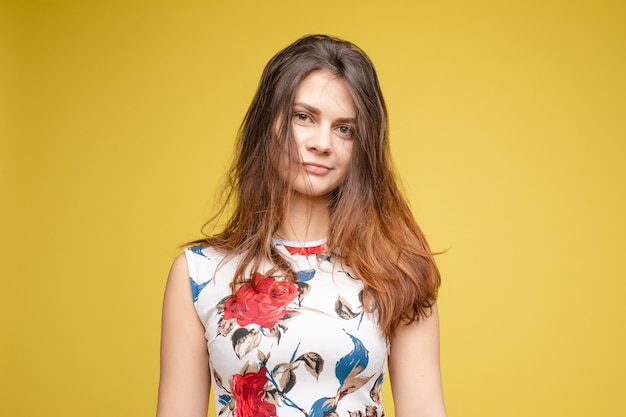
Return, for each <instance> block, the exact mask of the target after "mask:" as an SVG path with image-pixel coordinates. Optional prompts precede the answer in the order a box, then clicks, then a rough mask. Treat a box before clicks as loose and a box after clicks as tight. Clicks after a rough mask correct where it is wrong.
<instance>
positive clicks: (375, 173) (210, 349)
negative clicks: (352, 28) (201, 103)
mask: <svg viewBox="0 0 626 417" xmlns="http://www.w3.org/2000/svg"><path fill="white" fill-rule="evenodd" d="M229 180H230V182H229V188H228V190H227V193H226V199H225V205H224V208H223V210H222V213H224V211H225V210H228V213H232V214H231V215H230V217H229V219H228V221H227V222H226V225H225V227H224V228H223V230H222V231H221V232H220V233H219V234H216V235H212V236H208V237H206V238H205V239H202V240H200V241H197V242H194V243H193V246H191V247H189V248H187V250H186V251H185V253H184V254H183V255H181V256H180V257H178V258H177V259H176V260H175V261H174V264H173V266H172V269H171V271H170V276H169V279H168V283H167V287H166V291H165V300H164V308H163V329H162V345H161V381H160V386H159V401H158V411H157V415H158V416H159V417H169V416H185V417H194V416H198V417H200V416H203V417H204V416H206V413H207V406H208V395H209V394H208V393H209V388H210V387H211V386H212V387H213V390H214V397H215V406H216V409H217V413H218V415H222V416H235V417H248V416H250V417H252V416H254V417H271V416H280V417H283V416H308V417H322V416H345V417H358V416H378V417H380V416H383V415H384V410H383V406H382V402H381V395H380V391H381V384H382V381H383V378H384V376H385V373H386V370H387V367H388V368H389V374H390V378H391V385H392V391H393V401H394V408H395V411H396V416H397V417H416V416H431V417H435V416H436V417H440V416H445V415H446V412H445V408H444V402H443V394H442V388H441V377H440V368H439V323H438V315H437V306H436V304H435V300H436V295H437V288H438V286H439V283H440V278H439V272H438V270H437V267H436V265H435V263H434V261H433V254H432V253H431V251H430V249H429V247H428V244H427V243H426V240H425V239H424V236H423V235H422V232H421V231H420V229H419V227H418V225H417V223H416V222H415V220H414V219H413V216H412V215H411V212H410V210H409V208H408V205H407V203H406V200H405V199H404V197H403V196H402V194H401V192H400V191H399V190H398V186H397V185H396V182H395V180H394V175H393V172H392V167H391V162H390V159H389V149H388V141H387V113H386V109H385V104H384V101H383V96H382V93H381V91H380V87H379V83H378V78H377V76H376V73H375V71H374V67H373V65H372V63H371V61H370V60H369V58H368V57H367V56H366V55H365V53H364V52H363V51H361V50H360V49H358V48H357V47H356V46H355V45H353V44H351V43H349V42H346V41H343V40H340V39H336V38H331V37H328V36H323V35H313V36H307V37H304V38H302V39H299V40H297V41H296V42H294V43H293V44H291V45H289V46H288V47H287V48H285V49H284V50H282V51H280V52H279V53H278V54H277V55H275V56H274V57H273V58H272V59H271V60H270V62H269V63H268V64H267V66H266V68H265V70H264V72H263V75H262V77H261V83H260V86H259V89H258V91H257V93H256V95H255V97H254V100H253V102H252V105H251V106H250V109H249V110H248V113H247V114H246V117H245V119H244V121H243V124H242V126H241V129H240V132H239V136H238V150H237V156H236V158H235V161H234V163H233V165H232V168H231V169H230V171H229ZM217 220H219V217H218V219H217ZM217 220H216V221H217Z"/></svg>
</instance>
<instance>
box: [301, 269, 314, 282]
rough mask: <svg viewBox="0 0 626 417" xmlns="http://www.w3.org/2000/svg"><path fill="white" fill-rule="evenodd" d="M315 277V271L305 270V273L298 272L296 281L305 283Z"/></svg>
mask: <svg viewBox="0 0 626 417" xmlns="http://www.w3.org/2000/svg"><path fill="white" fill-rule="evenodd" d="M314 276H315V269H307V270H306V271H298V281H300V282H307V281H310V280H311V278H313V277H314Z"/></svg>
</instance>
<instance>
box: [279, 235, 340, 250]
mask: <svg viewBox="0 0 626 417" xmlns="http://www.w3.org/2000/svg"><path fill="white" fill-rule="evenodd" d="M327 241H328V237H323V238H321V239H317V240H306V241H304V242H301V241H299V240H287V239H283V238H280V237H273V238H272V243H274V244H275V245H281V246H289V247H293V248H311V247H315V246H320V245H323V244H325V243H326V242H327Z"/></svg>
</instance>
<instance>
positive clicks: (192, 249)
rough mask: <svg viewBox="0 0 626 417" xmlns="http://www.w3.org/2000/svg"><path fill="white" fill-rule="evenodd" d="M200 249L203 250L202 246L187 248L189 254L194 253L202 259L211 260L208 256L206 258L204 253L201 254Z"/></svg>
mask: <svg viewBox="0 0 626 417" xmlns="http://www.w3.org/2000/svg"><path fill="white" fill-rule="evenodd" d="M202 249H204V246H192V247H190V248H189V250H190V251H191V252H193V253H195V254H196V255H200V256H202V257H204V258H207V259H211V258H209V257H208V256H206V255H205V254H204V252H202Z"/></svg>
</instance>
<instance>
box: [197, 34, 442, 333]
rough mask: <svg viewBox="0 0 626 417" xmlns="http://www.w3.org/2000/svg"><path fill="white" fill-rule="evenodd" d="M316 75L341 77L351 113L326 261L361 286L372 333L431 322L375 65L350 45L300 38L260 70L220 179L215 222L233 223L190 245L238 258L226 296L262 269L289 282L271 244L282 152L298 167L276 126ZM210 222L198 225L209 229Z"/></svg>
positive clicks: (425, 259)
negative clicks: (374, 324)
mask: <svg viewBox="0 0 626 417" xmlns="http://www.w3.org/2000/svg"><path fill="white" fill-rule="evenodd" d="M317 70H326V71H329V72H330V73H332V74H333V75H335V76H337V77H340V78H341V79H342V80H343V81H344V82H345V84H346V87H347V88H348V90H349V91H350V93H351V95H352V99H353V100H354V103H355V106H356V108H357V122H356V126H355V135H354V137H355V139H354V151H353V160H352V162H351V168H350V170H349V173H348V175H347V177H346V179H345V180H344V182H343V184H342V185H341V186H340V187H339V188H338V189H336V190H335V191H333V192H332V194H331V196H330V197H331V198H330V230H329V234H328V242H327V253H335V254H338V256H339V257H340V259H341V262H343V263H345V264H346V265H349V266H350V267H351V268H352V269H353V270H354V272H355V274H356V275H357V276H358V277H359V279H360V280H361V281H362V282H363V284H364V300H363V304H364V306H366V307H367V308H369V309H370V310H374V309H376V310H377V313H378V317H379V325H380V327H381V329H383V331H384V332H385V334H386V335H387V336H391V335H393V334H394V332H395V329H396V328H397V327H398V326H399V325H400V324H401V323H410V322H413V321H417V320H420V319H421V318H422V317H426V316H428V315H429V314H430V310H431V307H432V303H433V302H434V301H435V299H436V296H437V289H438V287H439V284H440V276H439V271H438V269H437V266H436V264H435V262H434V260H433V253H432V252H431V250H430V248H429V247H428V243H427V242H426V239H425V238H424V235H423V234H422V232H421V230H420V228H419V227H418V225H417V223H416V222H415V219H414V218H413V215H412V214H411V211H410V209H409V206H408V204H407V202H406V199H405V198H404V196H403V195H402V193H401V192H400V190H399V188H398V185H397V183H396V180H395V177H394V173H393V169H392V164H391V160H390V152H389V142H388V129H387V110H386V107H385V102H384V99H383V96H382V92H381V90H380V85H379V82H378V77H377V75H376V71H375V70H374V65H373V64H372V62H371V60H370V59H369V58H368V56H367V55H366V54H365V53H364V52H363V51H362V50H361V49H359V48H358V47H357V46H355V45H354V44H352V43H350V42H347V41H344V40H341V39H337V38H333V37H330V36H326V35H309V36H305V37H303V38H301V39H299V40H297V41H296V42H294V43H293V44H291V45H289V46H288V47H286V48H285V49H283V50H282V51H280V52H279V53H278V54H276V55H275V56H274V57H273V58H272V59H271V60H270V61H269V63H268V64H267V66H266V67H265V69H264V71H263V74H262V76H261V81H260V84H259V87H258V90H257V92H256V94H255V96H254V99H253V101H252V104H251V105H250V108H249V109H248V112H247V114H246V116H245V118H244V120H243V123H242V124H241V127H240V130H239V133H238V137H237V153H236V156H235V159H234V161H233V164H232V166H231V168H230V170H229V172H228V176H227V179H228V182H227V187H226V188H225V194H224V202H223V204H224V205H223V206H222V207H221V210H220V211H219V213H221V214H222V215H223V214H224V213H225V212H230V213H232V214H231V216H230V218H229V219H228V221H227V222H226V224H225V226H224V227H223V229H222V230H221V232H219V233H217V234H213V235H210V236H207V237H206V238H205V239H202V240H199V241H197V242H194V243H199V242H202V243H207V244H209V245H211V246H213V247H215V248H216V249H219V250H221V251H223V252H225V253H226V254H230V255H235V254H237V255H239V256H241V257H240V258H239V259H240V262H239V266H238V269H237V272H236V276H235V279H234V280H233V291H234V290H235V288H236V287H237V286H238V285H240V284H241V283H243V282H249V278H250V276H251V273H252V274H253V273H255V272H256V271H257V270H258V269H259V268H260V265H261V262H262V261H264V260H268V261H270V262H271V263H272V264H273V266H274V268H275V270H274V272H276V271H280V272H282V273H283V274H284V275H286V276H287V277H288V279H290V280H292V281H295V280H296V279H297V278H296V273H295V272H294V271H293V270H292V269H291V267H290V265H289V263H288V262H287V261H286V260H285V259H284V258H283V257H282V256H281V255H280V254H279V253H278V252H277V250H276V248H275V247H274V245H273V244H272V237H273V236H274V235H275V233H276V230H277V228H278V227H279V225H280V224H281V222H282V221H283V219H284V218H285V213H286V210H287V207H288V204H289V198H290V189H289V186H288V184H286V183H285V181H283V180H282V179H281V176H280V175H278V173H277V167H279V166H280V164H281V158H282V155H283V151H286V152H288V153H289V154H290V155H291V156H292V158H293V160H298V158H299V155H297V151H296V149H295V146H294V142H293V139H292V133H291V123H281V122H280V121H281V120H283V121H284V120H289V116H290V115H291V113H292V111H293V110H292V106H293V102H294V99H295V94H296V90H297V88H298V86H299V84H300V82H301V81H302V80H303V79H304V78H305V77H306V76H307V75H309V74H310V73H312V72H314V71H317ZM219 213H218V214H217V215H216V216H215V217H214V218H213V219H212V220H210V221H209V222H207V225H208V224H216V223H218V221H219V220H220V214H219ZM207 225H205V226H207Z"/></svg>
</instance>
